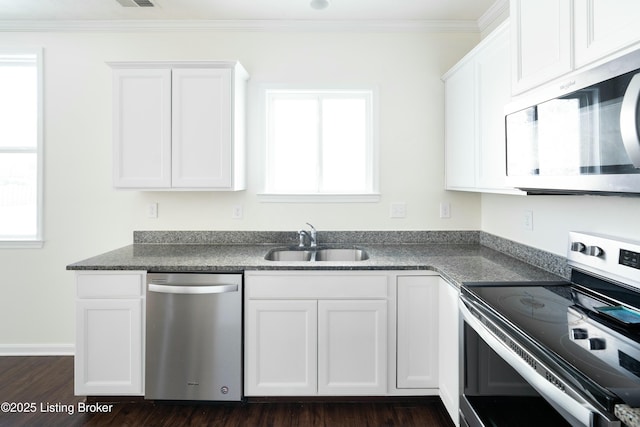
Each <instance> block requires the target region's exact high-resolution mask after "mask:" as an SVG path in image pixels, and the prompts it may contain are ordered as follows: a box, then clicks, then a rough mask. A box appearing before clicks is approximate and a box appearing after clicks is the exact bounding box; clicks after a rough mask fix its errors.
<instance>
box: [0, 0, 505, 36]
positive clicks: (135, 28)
mask: <svg viewBox="0 0 640 427" xmlns="http://www.w3.org/2000/svg"><path fill="white" fill-rule="evenodd" d="M498 1H501V0H498ZM160 31H163V32H166V31H170V32H171V31H176V32H181V31H182V32H188V31H220V32H229V31H238V32H253V31H256V32H258V31H284V32H288V31H290V32H427V33H479V32H480V29H479V27H478V23H477V22H476V21H463V20H459V21H454V20H450V21H436V20H398V21H357V20H353V21H346V20H345V21H315V20H313V21H311V20H104V21H102V20H74V21H59V20H38V21H35V20H32V21H29V20H22V21H21V20H0V32H160Z"/></svg>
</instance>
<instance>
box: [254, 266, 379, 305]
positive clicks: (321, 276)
mask: <svg viewBox="0 0 640 427" xmlns="http://www.w3.org/2000/svg"><path fill="white" fill-rule="evenodd" d="M387 284H388V277H387V276H386V275H370V274H358V273H354V274H344V273H338V274H335V273H333V272H331V273H329V272H322V273H316V272H313V273H306V274H304V273H300V274H286V275H284V274H247V275H246V276H245V292H246V295H247V297H248V298H263V299H267V298H286V299H301V298H303V299H304V298H312V299H345V298H359V299H363V298H364V299H382V298H387V293H388V291H387Z"/></svg>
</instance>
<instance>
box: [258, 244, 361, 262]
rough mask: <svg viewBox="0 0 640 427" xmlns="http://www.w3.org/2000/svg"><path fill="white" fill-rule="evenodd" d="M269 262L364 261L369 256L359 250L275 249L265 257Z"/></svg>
mask: <svg viewBox="0 0 640 427" xmlns="http://www.w3.org/2000/svg"><path fill="white" fill-rule="evenodd" d="M264 259H266V260H267V261H320V262H322V261H364V260H367V259H369V254H368V253H367V252H366V251H365V250H363V249H358V248H298V247H291V248H274V249H271V250H270V251H269V252H267V254H266V255H265V257H264Z"/></svg>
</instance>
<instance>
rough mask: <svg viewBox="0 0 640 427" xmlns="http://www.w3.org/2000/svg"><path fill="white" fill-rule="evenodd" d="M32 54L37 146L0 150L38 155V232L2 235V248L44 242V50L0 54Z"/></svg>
mask: <svg viewBox="0 0 640 427" xmlns="http://www.w3.org/2000/svg"><path fill="white" fill-rule="evenodd" d="M20 54H30V55H35V57H36V67H37V83H38V93H37V97H38V110H37V115H38V118H37V133H38V134H37V142H36V144H37V145H36V147H35V148H26V149H18V148H11V147H9V148H0V152H3V153H36V156H37V171H36V173H37V177H36V185H37V187H38V188H37V194H36V209H37V213H36V233H35V235H33V236H24V237H13V236H3V235H0V248H42V246H43V244H44V237H43V236H44V234H43V222H44V221H43V204H44V192H43V183H44V179H43V164H44V159H43V153H44V150H43V141H44V137H43V133H44V132H43V131H44V125H43V124H44V119H43V117H44V101H43V93H44V88H43V82H44V78H43V74H44V73H43V60H42V56H43V52H42V48H30V49H20V48H16V49H5V48H0V55H20Z"/></svg>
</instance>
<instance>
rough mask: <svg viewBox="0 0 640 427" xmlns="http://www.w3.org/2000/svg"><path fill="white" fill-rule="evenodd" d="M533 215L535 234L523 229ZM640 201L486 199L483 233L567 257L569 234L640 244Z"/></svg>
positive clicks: (565, 198) (498, 197)
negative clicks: (529, 214)
mask: <svg viewBox="0 0 640 427" xmlns="http://www.w3.org/2000/svg"><path fill="white" fill-rule="evenodd" d="M525 211H530V212H532V213H533V230H531V231H529V230H525V229H524V227H523V225H522V224H523V215H524V212H525ZM639 214H640V198H637V197H636V198H630V197H610V196H607V197H603V196H504V195H495V194H483V195H482V215H481V217H482V227H481V228H482V230H483V231H486V232H488V233H492V234H495V235H497V236H500V237H504V238H507V239H511V240H514V241H516V242H520V243H524V244H525V245H529V246H533V247H537V248H540V249H543V250H546V251H549V252H553V253H556V254H558V255H562V256H566V254H567V244H568V232H569V231H588V232H593V233H601V234H609V235H612V236H618V237H625V238H629V239H634V240H640V215H639Z"/></svg>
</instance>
